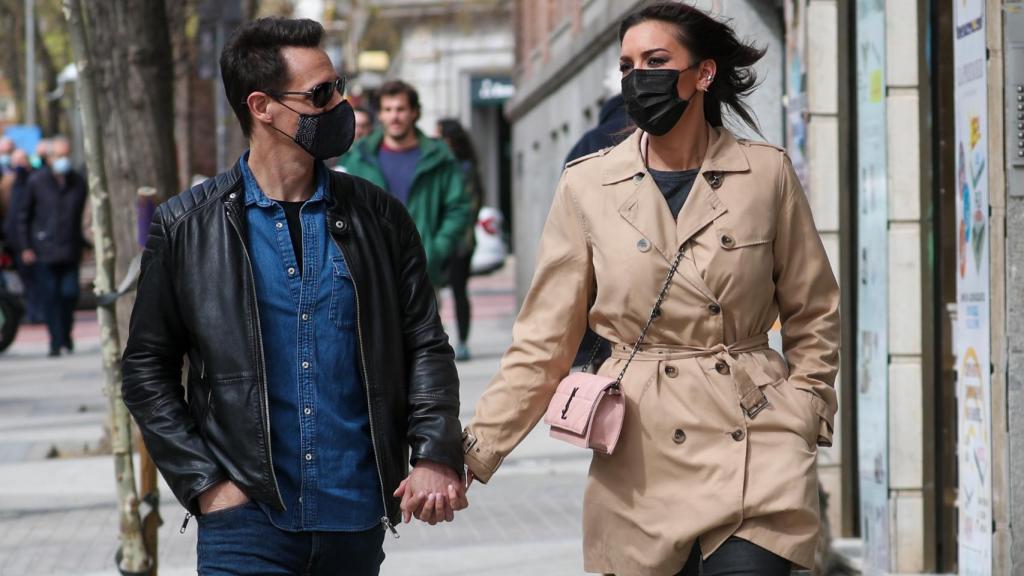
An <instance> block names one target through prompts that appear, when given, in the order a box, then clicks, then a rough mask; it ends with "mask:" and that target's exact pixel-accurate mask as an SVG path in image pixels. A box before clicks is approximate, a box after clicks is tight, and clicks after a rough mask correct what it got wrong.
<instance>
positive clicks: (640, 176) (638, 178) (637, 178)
mask: <svg viewBox="0 0 1024 576" xmlns="http://www.w3.org/2000/svg"><path fill="white" fill-rule="evenodd" d="M643 179H644V175H643V174H637V175H636V176H633V184H639V183H640V181H641V180H643Z"/></svg>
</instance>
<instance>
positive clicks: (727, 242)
mask: <svg viewBox="0 0 1024 576" xmlns="http://www.w3.org/2000/svg"><path fill="white" fill-rule="evenodd" d="M721 242H722V246H724V247H725V248H732V247H733V246H735V245H736V241H735V240H733V238H732V236H729V235H728V234H722V238H721Z"/></svg>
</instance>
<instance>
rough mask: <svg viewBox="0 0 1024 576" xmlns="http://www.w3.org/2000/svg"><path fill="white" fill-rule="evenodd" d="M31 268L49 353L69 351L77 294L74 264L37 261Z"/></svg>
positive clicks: (75, 265)
mask: <svg viewBox="0 0 1024 576" xmlns="http://www.w3.org/2000/svg"><path fill="white" fill-rule="evenodd" d="M34 268H35V274H34V276H35V289H36V291H37V292H38V294H39V300H38V304H39V306H40V308H42V311H43V316H44V318H45V319H46V328H47V330H48V331H49V332H50V351H51V352H59V351H60V349H61V348H68V349H70V348H71V347H72V346H73V344H72V342H71V328H72V323H73V322H74V314H75V305H76V304H77V303H78V293H79V287H78V264H45V263H42V262H37V263H36V264H35V266H34Z"/></svg>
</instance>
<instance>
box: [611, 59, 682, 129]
mask: <svg viewBox="0 0 1024 576" xmlns="http://www.w3.org/2000/svg"><path fill="white" fill-rule="evenodd" d="M694 66H697V64H693V65H691V66H687V67H686V68H683V69H682V70H664V69H657V70H651V69H646V68H645V69H640V68H635V69H633V71H632V72H630V73H629V74H628V75H626V76H625V77H623V78H622V98H623V100H624V101H625V103H626V112H627V113H628V114H629V117H630V118H632V119H633V122H635V123H636V125H637V126H638V127H640V129H641V130H643V131H644V132H647V133H648V134H653V135H654V136H662V135H665V134H668V132H669V130H671V129H672V127H673V126H675V125H676V122H678V121H679V119H680V118H682V117H683V113H684V112H686V107H687V105H689V103H690V101H689V100H684V99H682V98H680V97H679V89H678V88H677V86H678V84H679V75H680V74H682V73H683V72H686V71H687V70H689V69H691V68H693V67H694Z"/></svg>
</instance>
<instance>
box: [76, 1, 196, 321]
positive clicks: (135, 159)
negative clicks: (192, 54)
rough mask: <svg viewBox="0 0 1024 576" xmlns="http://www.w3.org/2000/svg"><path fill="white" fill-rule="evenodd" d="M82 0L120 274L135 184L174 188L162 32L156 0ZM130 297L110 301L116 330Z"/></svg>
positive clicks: (131, 239)
mask: <svg viewBox="0 0 1024 576" xmlns="http://www.w3.org/2000/svg"><path fill="white" fill-rule="evenodd" d="M83 8H84V12H83V15H84V17H85V20H86V23H87V25H88V29H89V30H90V32H91V36H90V38H89V40H90V45H89V50H90V51H91V53H92V54H91V55H92V58H93V62H94V65H95V75H94V76H93V78H94V82H95V84H96V90H97V94H98V95H99V97H98V98H97V106H98V110H99V114H100V118H103V127H102V129H103V134H102V135H103V143H104V165H105V168H106V171H107V181H108V186H109V191H110V196H111V205H112V210H113V214H112V216H113V222H114V242H115V243H116V244H117V246H118V248H119V250H118V255H117V278H123V277H124V275H125V274H126V273H127V270H128V267H129V265H130V264H131V260H132V258H133V257H134V256H135V253H136V251H137V250H138V239H137V233H138V230H137V224H138V220H137V217H136V213H135V205H136V195H137V192H138V190H139V188H143V187H151V188H155V189H156V198H157V202H160V201H162V200H165V199H167V198H168V197H169V196H171V195H174V194H176V193H177V192H179V189H178V171H177V165H176V164H177V163H176V161H175V154H176V151H175V145H174V98H173V96H174V69H173V60H172V58H171V42H170V34H169V31H168V24H167V16H166V11H165V9H164V8H165V6H164V0H109V1H104V2H88V3H84V4H83ZM134 303H135V299H134V297H131V296H130V295H129V296H128V297H124V298H121V299H120V300H119V301H118V307H117V312H118V319H119V325H120V327H121V330H122V331H124V332H127V330H128V319H129V318H130V316H131V309H132V306H133V305H134Z"/></svg>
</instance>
